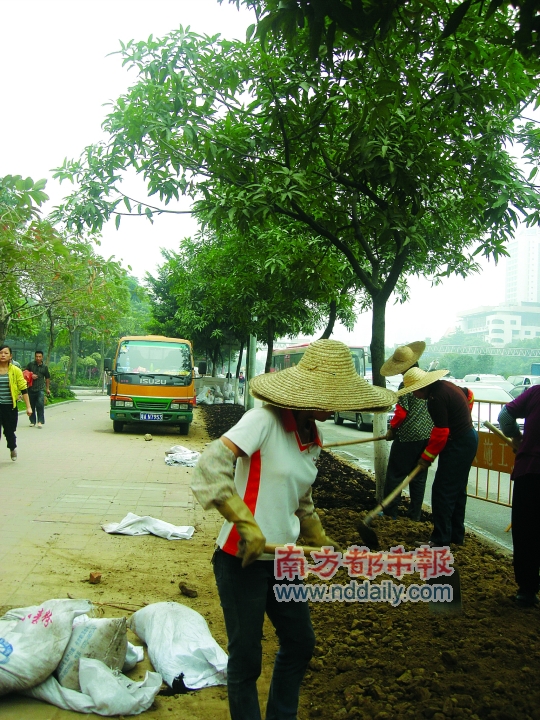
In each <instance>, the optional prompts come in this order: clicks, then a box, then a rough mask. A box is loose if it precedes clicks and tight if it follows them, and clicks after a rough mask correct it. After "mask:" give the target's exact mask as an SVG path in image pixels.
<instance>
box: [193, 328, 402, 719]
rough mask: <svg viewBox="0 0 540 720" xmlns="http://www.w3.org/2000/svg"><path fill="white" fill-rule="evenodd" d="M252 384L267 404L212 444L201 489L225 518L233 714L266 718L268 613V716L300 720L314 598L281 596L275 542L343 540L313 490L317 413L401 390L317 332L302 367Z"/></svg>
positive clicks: (221, 546) (383, 399)
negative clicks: (271, 648)
mask: <svg viewBox="0 0 540 720" xmlns="http://www.w3.org/2000/svg"><path fill="white" fill-rule="evenodd" d="M249 389H250V392H251V394H252V395H253V396H254V397H256V398H258V399H260V400H262V401H263V402H264V403H266V404H265V405H263V406H262V407H257V408H254V409H253V410H249V411H248V412H247V413H245V414H244V415H243V417H242V418H241V419H240V421H239V422H238V423H237V424H236V425H235V426H234V427H233V428H231V429H230V430H229V431H227V432H226V433H225V434H224V435H223V436H222V437H221V438H220V439H219V440H215V441H214V442H213V443H211V444H210V445H209V446H208V448H207V449H206V450H205V451H204V453H203V454H202V455H201V457H200V459H199V461H198V463H197V465H196V467H195V471H194V474H193V482H192V484H191V488H192V490H193V493H194V494H195V496H196V498H197V499H198V501H199V502H200V503H201V505H202V506H203V508H205V509H208V508H211V507H215V508H216V509H217V510H218V512H220V513H221V515H223V517H224V518H225V523H224V525H223V527H222V529H221V532H220V533H219V536H218V538H217V549H216V551H215V553H214V557H213V564H214V573H215V576H216V583H217V586H218V592H219V597H220V600H221V606H222V608H223V614H224V616H225V626H226V629H227V636H228V641H229V642H228V652H229V660H228V665H227V687H228V696H229V708H230V713H231V718H232V720H260V718H261V712H260V707H259V699H258V694H257V679H258V677H259V675H260V673H261V665H262V643H261V641H262V632H263V622H264V615H265V613H266V614H267V615H268V617H269V619H270V621H271V622H272V624H273V626H274V628H275V630H276V634H277V636H278V639H279V651H278V653H277V656H276V659H275V664H274V672H273V676H272V683H271V685H270V693H269V697H268V704H267V706H266V719H267V720H294V718H296V716H297V711H298V699H299V694H300V685H301V683H302V679H303V677H304V673H305V671H306V668H307V665H308V663H309V661H310V659H311V656H312V653H313V648H314V645H315V636H314V633H313V628H312V625H311V620H310V614H309V607H308V604H307V603H306V602H278V600H277V598H276V596H275V592H274V585H275V583H276V579H275V571H274V562H273V560H274V554H273V553H272V554H270V553H266V552H265V547H266V544H267V543H269V544H275V545H285V544H289V543H291V544H294V543H296V541H297V540H298V536H299V535H301V536H302V538H303V539H304V541H305V542H306V543H307V544H309V545H311V546H316V547H322V546H333V547H334V548H336V544H335V542H334V541H333V540H332V539H331V538H329V537H328V536H327V535H326V533H325V531H324V528H323V526H322V524H321V521H320V519H319V517H318V515H317V513H316V512H315V508H314V506H313V500H312V496H311V486H312V484H313V482H314V481H315V478H316V476H317V467H316V464H315V463H316V460H317V458H318V457H319V454H320V451H321V445H322V439H321V437H320V435H319V432H318V428H317V426H316V424H315V421H316V420H319V421H321V422H324V421H325V420H327V419H328V418H330V417H331V416H332V415H333V412H334V411H339V410H359V409H362V408H371V409H377V408H378V409H379V410H382V409H383V408H386V407H388V406H389V405H392V404H393V403H394V402H395V399H396V395H395V393H393V392H391V391H389V390H386V389H384V388H379V387H376V386H373V385H370V384H369V383H368V382H366V381H365V380H364V379H363V378H361V377H360V376H359V375H358V374H357V373H356V371H355V369H354V364H353V360H352V356H351V352H350V350H349V348H348V347H347V346H346V345H344V344H343V343H340V342H337V341H335V340H317V341H316V342H314V343H312V344H311V345H310V346H309V347H308V348H307V350H306V352H305V353H304V355H303V357H302V359H301V360H300V362H299V363H298V365H296V366H295V367H291V368H287V369H286V370H281V371H280V372H278V373H267V374H264V375H259V376H257V377H255V378H253V379H252V380H251V381H250V385H249ZM235 464H236V470H235V467H234V466H235ZM278 582H279V583H280V584H281V585H283V584H288V583H290V582H293V583H298V584H301V582H302V580H300V579H299V580H295V579H292V580H282V579H280V580H279V581H278Z"/></svg>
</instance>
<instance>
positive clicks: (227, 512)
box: [214, 494, 266, 567]
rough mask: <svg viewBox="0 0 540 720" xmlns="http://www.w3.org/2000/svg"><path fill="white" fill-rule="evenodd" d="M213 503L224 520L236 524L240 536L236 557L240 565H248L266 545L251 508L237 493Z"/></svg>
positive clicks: (261, 552) (260, 553)
mask: <svg viewBox="0 0 540 720" xmlns="http://www.w3.org/2000/svg"><path fill="white" fill-rule="evenodd" d="M214 505H215V507H216V509H217V511H218V512H219V513H221V515H223V517H224V518H225V520H228V521H229V522H232V523H234V525H235V526H236V529H237V530H238V534H239V535H240V538H241V539H240V542H239V543H238V552H237V553H236V557H241V558H242V567H246V566H247V565H250V564H251V563H252V562H254V561H255V560H256V559H257V558H258V557H260V556H261V555H262V554H263V552H264V546H265V545H266V538H265V537H264V535H263V534H262V532H261V528H260V527H259V526H258V525H257V523H256V522H255V518H254V517H253V514H252V512H251V510H250V509H249V508H248V506H247V505H246V503H245V502H244V501H243V500H242V498H241V497H240V495H237V494H234V495H232V496H231V497H230V498H228V499H227V500H225V501H224V502H220V503H217V502H214Z"/></svg>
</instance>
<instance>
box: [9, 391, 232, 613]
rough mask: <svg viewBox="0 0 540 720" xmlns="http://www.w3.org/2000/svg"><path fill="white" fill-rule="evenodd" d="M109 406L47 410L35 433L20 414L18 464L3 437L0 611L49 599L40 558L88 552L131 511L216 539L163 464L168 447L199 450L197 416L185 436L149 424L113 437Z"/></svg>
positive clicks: (176, 471)
mask: <svg viewBox="0 0 540 720" xmlns="http://www.w3.org/2000/svg"><path fill="white" fill-rule="evenodd" d="M108 408H109V398H108V397H106V396H105V397H103V396H101V397H99V396H97V397H90V398H88V399H85V400H84V402H81V403H72V404H67V405H60V406H58V407H54V406H50V407H47V409H46V411H45V420H46V424H45V426H44V428H43V429H41V430H39V429H37V428H32V427H30V426H29V424H28V421H27V419H26V418H25V417H24V416H21V417H20V418H19V428H18V431H17V442H18V453H19V458H18V460H17V461H16V462H12V461H11V460H10V457H9V453H8V451H7V449H6V447H5V442H4V440H3V439H2V440H1V444H0V519H1V523H0V571H1V576H2V582H1V584H0V609H2V607H4V608H5V606H12V607H13V606H24V605H30V604H34V603H36V602H40V601H42V600H43V599H45V598H46V597H48V596H49V595H48V591H50V587H51V585H52V582H51V581H50V580H49V578H47V577H42V574H41V572H40V565H41V563H42V561H43V560H44V558H45V556H46V555H50V554H51V553H57V555H58V557H59V558H60V557H61V556H62V553H63V551H65V552H69V553H70V554H71V553H76V552H77V551H78V550H83V549H85V550H86V551H87V552H88V551H91V550H92V548H91V545H92V544H96V545H101V543H102V540H103V536H104V533H103V531H102V530H101V528H100V526H101V524H102V523H104V522H107V521H108V522H111V521H119V520H121V519H122V518H123V517H124V516H125V515H126V513H128V512H130V511H131V512H134V513H136V514H138V515H152V516H154V517H157V518H160V519H162V520H166V521H168V522H172V523H174V524H175V525H196V526H197V527H198V529H201V530H206V531H208V536H209V537H211V538H212V537H215V536H216V535H217V532H218V530H219V527H220V526H221V522H220V519H219V516H217V513H211V514H210V516H209V514H208V513H206V514H204V512H203V510H202V508H201V507H200V505H198V504H197V503H196V502H195V501H194V498H193V496H192V493H191V490H190V489H189V478H190V472H191V471H190V469H188V468H180V467H178V466H176V467H169V466H167V465H165V463H164V453H165V450H167V449H168V448H169V447H170V446H171V445H175V444H184V445H186V446H189V447H190V448H192V449H194V450H202V449H203V448H204V444H205V441H206V440H207V439H206V436H205V434H204V430H203V425H202V423H199V421H198V419H197V417H196V419H195V421H194V423H193V425H192V428H191V431H190V435H189V437H187V438H186V437H183V436H180V435H178V433H177V431H175V430H174V429H173V428H158V427H151V428H148V427H147V426H145V427H144V429H143V428H142V427H136V426H131V427H129V428H126V430H125V431H124V432H123V433H122V434H115V433H113V431H112V422H111V420H110V419H109V413H108ZM145 432H152V435H153V438H154V439H153V440H152V442H145V441H144V439H143V437H144V433H145ZM96 549H97V547H96Z"/></svg>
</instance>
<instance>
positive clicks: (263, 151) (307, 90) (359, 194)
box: [56, 0, 540, 382]
mask: <svg viewBox="0 0 540 720" xmlns="http://www.w3.org/2000/svg"><path fill="white" fill-rule="evenodd" d="M429 5H430V6H432V7H434V8H435V10H436V12H437V13H439V14H441V15H444V14H445V13H447V11H448V4H447V3H446V2H443V0H432V1H431V2H430V4H429ZM358 6H359V5H358ZM373 6H374V7H375V5H373ZM351 7H352V5H351ZM355 7H356V5H355ZM365 7H367V5H366V6H365ZM451 7H457V3H452V6H451ZM434 12H435V11H434ZM509 18H510V13H509V11H508V12H502V11H501V12H498V13H497V14H496V15H494V16H493V18H492V19H491V21H490V23H491V24H492V26H493V31H494V32H495V31H496V32H499V31H500V32H506V31H507V30H508V27H509ZM394 19H395V32H392V33H389V34H385V33H380V35H379V37H378V38H377V42H376V43H372V44H368V45H367V46H366V47H363V49H362V53H359V52H349V51H348V50H347V48H345V47H344V48H342V47H340V46H336V47H334V52H333V53H332V63H331V64H329V63H328V64H327V66H326V67H321V66H320V65H319V64H316V63H313V62H312V61H311V60H310V59H309V51H308V48H309V43H310V41H311V40H310V34H309V32H308V30H306V29H301V28H300V29H299V30H298V32H297V35H296V38H295V44H294V47H293V46H290V45H287V44H286V43H285V42H282V41H281V39H280V38H279V37H277V38H276V37H275V36H270V35H268V36H267V44H266V48H267V51H265V50H264V49H263V48H262V47H261V44H260V43H259V42H258V41H248V42H246V43H242V42H239V41H233V42H231V41H225V40H219V39H217V38H208V37H199V36H197V35H195V34H193V33H189V32H186V31H184V30H183V29H182V28H180V29H179V30H177V31H175V32H172V33H170V34H169V35H168V36H167V37H165V38H163V39H162V40H155V39H153V38H150V39H149V40H148V41H147V42H133V41H130V42H129V43H127V44H126V45H122V50H121V52H120V54H121V56H122V60H123V63H124V64H125V65H127V66H129V67H131V68H134V69H136V70H137V72H138V73H139V79H138V82H137V83H136V84H135V85H134V86H133V87H132V88H131V89H130V90H129V91H128V93H127V94H126V95H124V96H123V97H121V98H119V100H118V101H117V102H116V104H115V105H114V107H113V110H112V112H111V113H110V114H109V115H108V117H107V119H106V120H105V123H104V127H105V129H106V131H108V133H109V140H108V142H106V143H103V144H100V145H96V146H90V147H88V148H87V149H86V150H85V152H84V153H83V155H82V156H81V158H80V159H79V160H76V161H66V162H65V163H64V165H63V166H62V168H59V169H58V171H57V173H56V176H57V177H59V178H60V179H70V180H72V181H74V182H75V183H76V184H77V186H78V190H77V191H76V192H75V193H74V194H73V195H72V196H70V197H69V198H68V199H67V200H66V202H65V203H64V204H63V205H62V206H61V207H60V208H59V209H58V216H63V217H65V218H66V220H67V223H68V225H70V226H73V227H75V228H77V229H79V230H80V229H82V228H84V227H90V228H92V229H93V230H99V229H100V228H101V226H102V224H103V223H104V222H105V221H107V220H108V219H109V218H111V217H113V216H115V214H117V213H118V212H120V211H122V212H124V211H125V209H126V208H127V210H128V212H129V211H130V209H131V211H133V212H134V213H139V214H141V215H142V214H146V215H147V216H148V217H149V218H152V216H153V214H154V213H155V212H156V210H155V208H153V207H151V206H147V207H144V206H142V205H138V206H134V205H133V204H132V203H131V201H130V200H129V198H128V199H127V200H128V201H127V202H125V200H126V198H125V196H124V195H123V194H122V192H121V188H120V182H119V181H120V179H121V177H122V174H123V172H124V171H125V170H126V169H127V168H128V167H135V168H136V170H137V172H139V173H141V174H143V176H144V177H145V179H146V182H147V186H148V191H149V194H150V195H156V196H159V198H160V200H161V201H162V202H163V203H165V204H167V203H168V202H169V201H171V200H172V199H175V198H178V197H179V195H180V194H187V195H189V196H191V197H192V198H193V199H194V201H195V209H196V212H197V215H198V217H199V219H200V220H201V222H202V223H203V227H205V228H209V229H210V230H211V231H213V232H214V233H216V236H218V237H219V236H220V233H221V232H222V229H223V228H224V227H231V228H233V231H234V232H235V233H237V234H240V235H244V236H245V237H249V238H250V243H252V244H253V250H252V251H251V249H250V254H252V253H253V254H254V255H255V256H256V255H257V253H258V251H259V243H260V242H261V234H264V233H266V232H268V231H270V230H271V229H272V228H273V227H277V228H278V229H279V231H281V232H285V231H286V230H287V229H288V228H289V227H290V226H291V225H290V223H291V221H293V223H294V224H295V225H296V228H297V229H298V228H301V231H302V232H304V233H306V232H307V233H309V234H310V236H311V238H312V240H313V241H314V242H315V243H317V245H318V247H319V248H320V252H321V253H323V254H324V253H325V252H328V250H329V248H333V251H337V252H338V253H339V254H340V256H341V257H342V259H343V261H344V262H346V263H347V264H348V266H349V268H350V271H351V272H352V274H353V276H354V280H355V282H356V283H357V284H358V285H361V286H362V287H363V289H364V295H363V297H362V298H361V301H363V302H365V303H368V302H369V303H371V305H372V307H373V335H372V343H371V351H372V358H373V372H374V379H375V381H377V382H378V381H380V378H379V376H378V369H379V367H380V365H381V363H382V361H383V359H384V317H385V307H386V303H387V301H388V299H389V297H390V295H391V294H392V292H394V291H395V290H396V289H397V290H398V291H404V290H405V286H404V282H403V278H405V277H407V276H408V275H411V274H419V275H424V276H428V277H431V278H432V279H433V281H434V282H440V281H441V279H442V278H444V277H445V276H448V275H450V274H460V275H462V276H465V275H467V274H469V273H472V272H476V271H477V270H478V264H477V259H476V257H477V255H479V254H482V255H485V256H490V257H493V258H494V259H495V260H497V259H498V258H500V257H501V256H504V255H505V254H506V249H505V243H506V241H507V240H508V239H509V238H510V237H512V235H513V232H514V228H515V226H516V223H517V222H518V217H519V215H520V214H521V216H524V217H526V216H527V214H528V213H530V212H531V211H532V214H531V218H533V219H534V212H536V211H538V209H539V207H540V204H539V199H538V194H537V192H536V188H535V187H534V186H533V184H532V183H531V181H528V180H527V178H525V177H524V175H523V174H522V172H521V171H520V169H519V167H518V166H517V163H516V161H515V160H514V158H513V156H512V155H511V154H510V148H511V145H512V144H513V143H514V142H518V141H519V142H522V143H525V144H526V145H527V143H529V139H530V137H531V135H532V131H531V129H530V128H529V127H528V125H527V123H524V122H523V121H521V120H520V116H521V113H522V111H523V109H524V108H525V107H526V106H527V104H528V103H529V102H530V101H531V99H532V98H533V97H534V96H535V94H536V92H537V82H536V78H535V76H534V74H533V73H532V72H531V71H530V69H529V68H528V67H527V66H526V65H525V63H524V62H523V61H522V59H521V58H520V57H519V56H518V55H517V54H516V53H515V52H513V51H512V50H511V49H508V48H506V47H503V46H500V45H495V44H494V43H492V42H491V41H490V40H489V39H486V37H485V36H484V24H483V22H481V20H480V19H479V18H478V17H477V16H476V15H473V14H471V13H467V14H466V15H465V17H464V19H463V20H462V21H461V23H460V37H459V39H458V40H457V39H456V38H455V37H454V36H453V35H452V36H450V37H446V38H443V37H441V24H440V22H438V21H435V20H434V19H433V17H431V19H429V21H425V22H419V23H418V24H416V25H415V32H414V42H410V37H409V36H408V35H407V33H406V32H404V33H403V34H402V33H401V31H406V30H407V29H408V28H409V25H410V24H411V22H413V24H414V22H415V20H414V18H412V19H411V18H410V17H408V16H407V15H403V16H402V15H397V16H396V17H395V18H394ZM531 142H532V141H531ZM263 247H264V243H263ZM287 252H288V251H287ZM263 255H264V250H263Z"/></svg>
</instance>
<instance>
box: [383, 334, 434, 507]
mask: <svg viewBox="0 0 540 720" xmlns="http://www.w3.org/2000/svg"><path fill="white" fill-rule="evenodd" d="M425 349H426V343H425V342H420V341H419V342H413V343H410V344H409V345H402V346H401V347H398V348H396V349H395V350H394V353H393V355H392V356H391V357H390V358H388V360H387V361H386V362H385V363H384V365H383V366H382V367H381V375H383V376H385V377H388V376H392V375H398V374H399V375H403V374H404V373H406V372H407V370H410V369H411V368H412V367H418V360H419V359H420V357H421V355H422V353H423V352H424V350H425ZM402 387H403V383H401V385H400V388H402ZM432 430H433V420H432V419H431V415H430V414H429V412H428V409H427V400H423V399H421V398H417V397H415V396H414V395H413V394H412V393H409V394H407V395H403V396H402V397H400V398H399V401H398V403H397V405H396V409H395V411H394V416H393V417H392V420H391V421H390V427H389V429H388V432H387V433H386V439H387V440H393V442H392V448H391V450H390V457H389V459H388V468H387V470H386V480H385V484H384V496H385V497H388V495H390V493H391V492H392V490H393V489H394V488H396V487H397V486H398V485H399V484H400V482H401V481H402V480H403V479H404V478H405V477H406V476H407V475H408V474H409V473H410V472H411V471H412V470H414V468H415V467H416V465H417V464H418V460H419V458H420V456H421V454H422V453H423V451H424V450H425V449H426V446H427V444H428V441H429V438H430V436H431V431H432ZM426 480H427V469H426V468H424V469H423V470H422V472H420V473H418V475H417V476H416V477H415V478H413V480H412V481H411V483H410V485H409V493H410V498H411V502H410V505H409V510H408V512H407V516H408V517H409V518H411V520H416V521H419V520H420V519H421V514H422V503H423V502H424V492H425V490H426ZM399 501H400V496H398V497H396V499H395V500H393V501H392V502H391V503H390V504H389V505H388V506H387V507H385V509H384V514H385V515H389V516H390V517H393V518H395V517H396V516H397V509H398V506H399Z"/></svg>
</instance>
